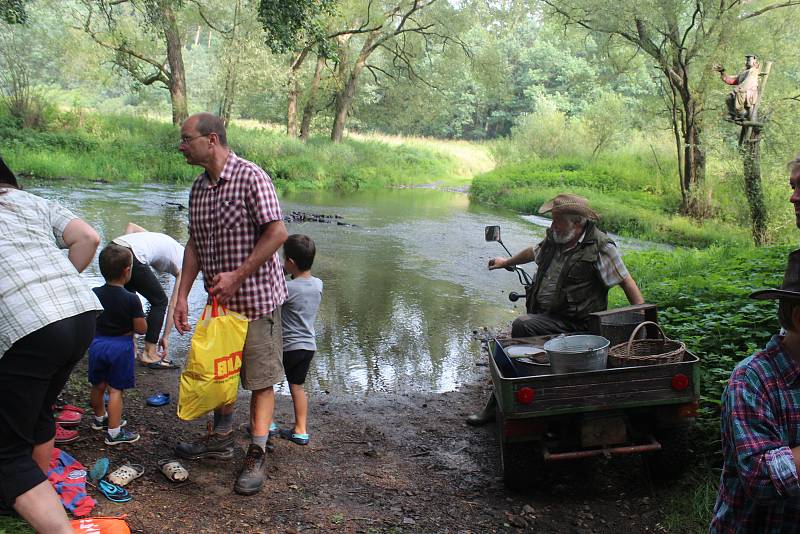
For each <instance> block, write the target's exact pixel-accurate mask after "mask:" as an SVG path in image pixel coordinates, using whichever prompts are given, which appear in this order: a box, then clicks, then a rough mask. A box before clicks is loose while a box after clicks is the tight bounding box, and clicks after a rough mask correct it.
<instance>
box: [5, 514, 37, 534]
mask: <svg viewBox="0 0 800 534" xmlns="http://www.w3.org/2000/svg"><path fill="white" fill-rule="evenodd" d="M33 532H34V530H33V529H32V528H31V527H30V526H29V525H28V524H27V523H26V522H25V521H23V520H22V519H16V518H13V517H3V516H0V534H33Z"/></svg>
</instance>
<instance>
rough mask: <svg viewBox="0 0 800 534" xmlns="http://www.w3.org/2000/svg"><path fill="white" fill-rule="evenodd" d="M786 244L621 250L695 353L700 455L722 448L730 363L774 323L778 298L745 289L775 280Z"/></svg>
mask: <svg viewBox="0 0 800 534" xmlns="http://www.w3.org/2000/svg"><path fill="white" fill-rule="evenodd" d="M789 251H790V247H787V246H772V247H762V248H752V247H741V246H739V247H730V246H725V247H711V248H709V249H707V250H702V251H698V250H682V249H676V250H671V251H647V252H633V253H629V254H627V255H626V256H625V263H626V265H627V267H628V269H629V270H630V272H631V274H632V276H633V277H634V279H635V280H636V282H637V283H638V285H639V287H640V289H641V290H642V294H643V295H644V297H645V300H646V301H647V302H650V303H653V304H657V305H658V309H659V322H660V323H661V325H662V327H663V328H664V332H665V333H666V335H667V336H668V337H670V338H674V339H679V340H681V341H683V342H685V343H686V346H687V348H688V349H689V350H691V351H692V352H693V353H695V354H696V355H697V356H698V357H699V358H700V363H701V369H702V377H701V380H702V383H701V407H700V418H699V422H698V423H699V424H698V428H699V430H700V437H701V441H700V445H701V447H700V450H701V452H702V453H703V454H705V455H708V456H713V455H718V454H719V451H720V449H719V404H720V398H721V396H722V390H723V388H724V386H725V383H726V382H727V380H728V377H729V376H730V373H731V370H732V369H733V367H734V366H735V365H736V363H738V362H739V361H741V360H742V359H744V358H745V357H747V356H749V355H750V354H752V353H753V352H754V351H756V350H758V349H760V348H762V347H764V346H765V345H766V342H767V341H768V340H769V339H770V337H771V336H772V335H773V334H776V333H777V332H778V330H779V329H780V327H779V325H778V320H777V306H776V303H775V302H774V301H756V300H752V299H749V298H748V295H749V294H750V293H751V292H752V291H755V290H757V289H763V288H769V287H779V286H780V284H781V281H782V279H783V272H784V271H785V269H786V258H787V255H788V253H789ZM616 304H621V302H616Z"/></svg>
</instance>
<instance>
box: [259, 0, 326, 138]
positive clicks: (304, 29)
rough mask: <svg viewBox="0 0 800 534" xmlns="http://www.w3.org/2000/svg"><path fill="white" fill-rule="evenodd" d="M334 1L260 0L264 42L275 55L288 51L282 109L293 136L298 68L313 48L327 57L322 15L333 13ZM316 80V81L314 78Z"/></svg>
mask: <svg viewBox="0 0 800 534" xmlns="http://www.w3.org/2000/svg"><path fill="white" fill-rule="evenodd" d="M335 8H336V0H260V2H259V6H258V10H259V13H258V19H259V21H261V24H262V25H263V27H264V42H265V44H266V45H267V47H268V48H269V49H270V50H271V51H272V52H273V53H276V54H279V53H285V52H290V51H291V56H290V59H289V73H288V76H287V80H286V86H287V89H288V93H287V94H288V100H287V111H286V133H287V134H288V135H289V136H291V137H297V100H298V95H299V93H300V83H299V76H300V68H301V67H302V66H303V63H304V62H305V59H306V57H308V55H309V53H310V52H312V51H313V50H316V51H317V55H318V56H321V57H330V55H331V53H330V49H329V47H327V46H326V45H325V42H326V39H327V38H328V36H327V31H326V28H325V24H326V18H327V17H329V16H331V15H333V14H334V12H335ZM317 83H318V80H317Z"/></svg>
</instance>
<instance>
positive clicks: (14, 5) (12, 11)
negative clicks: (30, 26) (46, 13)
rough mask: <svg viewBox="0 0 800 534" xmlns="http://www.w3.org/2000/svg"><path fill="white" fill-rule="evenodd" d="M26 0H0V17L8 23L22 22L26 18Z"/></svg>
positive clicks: (25, 20)
mask: <svg viewBox="0 0 800 534" xmlns="http://www.w3.org/2000/svg"><path fill="white" fill-rule="evenodd" d="M27 1H28V0H0V19H2V20H4V21H6V22H8V23H9V24H23V23H25V22H27V20H28V12H27V11H26V10H25V4H26V3H27Z"/></svg>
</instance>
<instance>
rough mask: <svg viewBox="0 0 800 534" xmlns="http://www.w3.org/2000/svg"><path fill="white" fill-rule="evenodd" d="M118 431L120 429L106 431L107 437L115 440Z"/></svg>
mask: <svg viewBox="0 0 800 534" xmlns="http://www.w3.org/2000/svg"><path fill="white" fill-rule="evenodd" d="M119 429H120V427H117V428H109V429H108V435H109V436H111V437H112V438H116V437H117V436H119Z"/></svg>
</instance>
